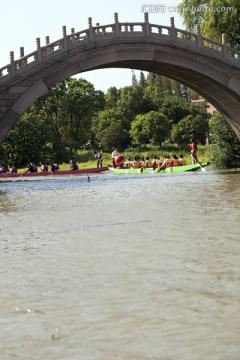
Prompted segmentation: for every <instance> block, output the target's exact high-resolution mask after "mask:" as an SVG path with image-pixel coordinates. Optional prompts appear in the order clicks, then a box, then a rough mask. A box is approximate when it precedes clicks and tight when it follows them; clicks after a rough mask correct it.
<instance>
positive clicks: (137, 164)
mask: <svg viewBox="0 0 240 360" xmlns="http://www.w3.org/2000/svg"><path fill="white" fill-rule="evenodd" d="M189 149H190V154H191V158H192V164H200V163H199V161H198V158H197V143H196V141H195V140H194V139H193V138H191V139H190V144H189ZM111 156H112V166H113V167H120V168H153V169H156V168H159V169H165V168H167V167H172V166H182V165H187V163H186V160H185V159H184V158H183V155H182V154H181V155H180V156H179V157H178V156H177V155H176V154H174V155H173V156H172V157H170V156H169V155H165V156H164V158H163V159H160V157H158V156H155V157H154V158H153V159H149V157H146V158H144V157H139V156H137V155H135V156H134V157H128V158H127V159H124V157H123V156H121V155H120V154H119V151H118V149H114V150H113V151H112V154H111Z"/></svg>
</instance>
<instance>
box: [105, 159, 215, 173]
mask: <svg viewBox="0 0 240 360" xmlns="http://www.w3.org/2000/svg"><path fill="white" fill-rule="evenodd" d="M208 165H210V162H203V163H201V165H200V164H189V165H182V166H172V167H167V168H165V169H161V170H160V169H158V168H157V169H153V168H138V169H134V168H113V167H109V168H108V170H110V171H112V172H114V173H116V174H157V173H182V172H187V171H196V170H205V169H204V168H205V167H206V166H208Z"/></svg>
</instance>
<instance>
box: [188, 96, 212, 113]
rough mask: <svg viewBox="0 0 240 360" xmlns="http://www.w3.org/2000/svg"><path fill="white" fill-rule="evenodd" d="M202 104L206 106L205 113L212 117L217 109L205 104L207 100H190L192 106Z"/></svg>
mask: <svg viewBox="0 0 240 360" xmlns="http://www.w3.org/2000/svg"><path fill="white" fill-rule="evenodd" d="M203 103H206V104H207V113H208V114H210V115H211V116H213V115H214V113H215V111H217V109H216V108H215V107H214V106H213V105H212V104H210V102H207V100H205V99H198V100H192V99H191V104H193V105H200V104H203Z"/></svg>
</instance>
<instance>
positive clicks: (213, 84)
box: [0, 13, 240, 143]
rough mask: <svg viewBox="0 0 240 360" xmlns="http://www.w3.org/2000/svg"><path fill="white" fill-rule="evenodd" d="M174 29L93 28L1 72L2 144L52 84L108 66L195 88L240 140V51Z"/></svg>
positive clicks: (116, 25) (134, 25)
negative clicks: (154, 74) (15, 125)
mask: <svg viewBox="0 0 240 360" xmlns="http://www.w3.org/2000/svg"><path fill="white" fill-rule="evenodd" d="M196 30H197V31H196V33H191V32H187V31H184V30H180V29H177V28H176V27H175V26H174V18H171V19H170V26H163V25H157V24H151V23H149V19H148V13H145V14H144V21H143V22H133V23H126V22H125V23H124V22H119V20H118V14H117V13H115V14H114V22H113V23H112V24H109V25H99V24H98V23H97V24H96V26H93V25H92V19H91V18H89V19H88V28H87V29H86V30H82V31H79V32H75V30H74V29H71V34H70V35H67V32H66V27H65V26H63V28H62V31H63V37H62V38H61V39H59V40H57V41H54V42H50V40H49V37H48V36H47V37H46V44H45V45H44V46H41V44H40V39H39V38H37V39H36V45H37V46H36V50H34V51H33V52H32V53H30V54H28V55H25V54H24V48H20V58H19V59H18V60H15V59H14V53H13V52H11V53H10V64H8V65H6V66H4V67H2V68H0V143H1V142H2V141H3V140H4V138H5V137H6V135H7V133H8V131H9V130H10V129H11V128H12V127H13V126H14V124H15V123H16V121H17V120H18V118H19V116H20V115H21V114H22V113H23V112H24V111H25V110H26V109H27V108H28V107H29V106H30V105H31V104H32V103H33V102H34V101H35V100H36V99H37V98H38V97H39V96H41V95H42V94H43V93H44V92H46V91H47V90H48V89H49V88H51V87H52V86H55V85H56V84H57V83H59V82H61V81H63V80H65V79H66V78H68V77H70V76H73V75H75V74H78V73H81V72H85V71H90V70H94V69H103V68H130V69H139V70H143V71H149V72H153V73H157V74H161V75H164V76H167V77H169V78H172V79H174V80H176V81H178V82H180V83H182V84H185V85H186V86H188V87H190V88H192V89H193V90H195V91H196V92H197V93H199V94H201V95H202V96H203V97H204V98H206V99H207V100H208V101H209V102H210V103H211V104H212V105H214V106H215V107H216V109H218V111H219V112H221V113H222V114H223V115H224V116H225V118H226V120H227V122H228V123H229V124H230V126H231V127H232V129H233V130H234V132H235V133H236V134H237V136H238V138H240V52H237V51H235V50H233V49H231V48H229V47H228V45H227V43H226V38H225V35H224V34H223V36H222V42H221V43H220V42H216V41H214V40H210V39H207V38H205V37H202V36H201V35H200V31H199V28H198V29H196Z"/></svg>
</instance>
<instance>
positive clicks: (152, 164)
mask: <svg viewBox="0 0 240 360" xmlns="http://www.w3.org/2000/svg"><path fill="white" fill-rule="evenodd" d="M120 157H121V156H120ZM121 158H122V157H121ZM113 162H114V165H113V166H114V167H120V168H127V169H128V168H135V169H137V168H153V169H156V168H160V169H164V168H166V167H172V166H181V165H186V164H187V163H186V160H185V159H184V158H183V155H182V154H181V155H180V156H179V157H177V155H173V157H170V156H168V155H165V156H164V158H163V159H160V157H158V156H154V158H153V159H150V158H149V157H148V156H146V157H139V156H137V155H135V156H133V157H128V158H127V159H124V158H123V159H120V161H119V156H117V157H115V158H114V159H113Z"/></svg>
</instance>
